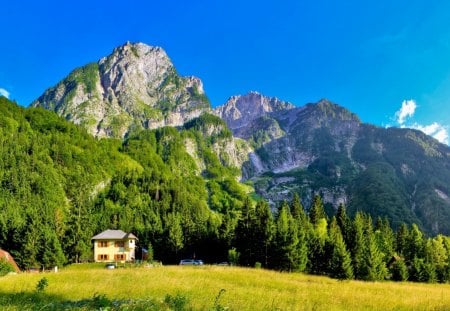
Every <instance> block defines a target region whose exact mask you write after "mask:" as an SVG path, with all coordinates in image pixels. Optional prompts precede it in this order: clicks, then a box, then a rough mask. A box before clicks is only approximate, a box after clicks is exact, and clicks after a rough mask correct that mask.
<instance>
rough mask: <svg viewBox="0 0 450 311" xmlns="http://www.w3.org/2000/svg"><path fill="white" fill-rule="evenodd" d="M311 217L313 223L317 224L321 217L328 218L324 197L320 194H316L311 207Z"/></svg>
mask: <svg viewBox="0 0 450 311" xmlns="http://www.w3.org/2000/svg"><path fill="white" fill-rule="evenodd" d="M309 219H310V220H311V223H312V224H313V225H316V224H317V223H318V222H319V221H320V220H321V219H325V220H326V219H327V214H326V213H325V209H324V207H323V203H322V198H321V197H320V195H318V194H316V195H315V196H314V199H313V202H312V204H311V208H310V209H309Z"/></svg>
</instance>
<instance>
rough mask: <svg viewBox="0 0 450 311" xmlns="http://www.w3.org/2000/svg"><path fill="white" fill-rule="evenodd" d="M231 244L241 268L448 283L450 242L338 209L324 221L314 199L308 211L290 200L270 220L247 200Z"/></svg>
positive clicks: (261, 205)
mask: <svg viewBox="0 0 450 311" xmlns="http://www.w3.org/2000/svg"><path fill="white" fill-rule="evenodd" d="M234 245H235V249H233V252H237V253H238V258H239V261H238V263H239V264H240V265H244V266H254V265H255V264H256V265H257V266H259V265H260V264H261V265H262V266H263V267H267V268H269V269H276V270H282V271H299V272H307V273H312V274H322V275H328V276H331V277H333V278H338V279H358V280H367V281H380V280H385V279H390V280H395V281H406V280H409V281H415V282H448V281H449V280H450V238H449V237H444V236H442V235H438V236H436V237H433V238H427V237H425V236H424V234H423V233H422V232H421V230H420V229H419V228H418V226H417V225H415V224H413V225H411V226H407V225H406V224H402V225H400V226H399V228H398V229H397V230H396V231H394V230H393V229H392V228H391V226H390V224H389V221H388V220H387V219H386V218H385V219H381V218H377V219H376V221H375V222H374V221H373V220H372V218H371V216H370V215H368V214H365V213H363V212H357V213H356V214H355V215H354V217H349V216H348V215H347V213H346V209H345V207H344V206H343V205H340V206H339V208H338V209H337V211H336V213H335V215H333V216H332V217H331V218H328V216H327V215H326V214H325V212H324V207H323V203H322V200H321V197H320V196H319V195H316V196H315V197H314V200H313V202H312V204H311V206H310V208H309V209H308V212H306V211H305V209H304V208H303V206H302V204H301V201H300V199H299V196H298V195H294V197H293V199H292V201H291V202H290V203H287V202H283V203H282V204H280V206H279V207H278V208H277V211H276V213H275V214H274V215H273V213H271V210H270V208H269V206H268V204H267V203H266V202H264V201H259V202H257V203H256V205H255V206H253V205H252V204H251V203H250V201H246V204H245V205H244V207H243V210H242V216H241V218H240V219H239V221H238V224H237V227H236V235H235V239H234ZM233 252H232V253H233Z"/></svg>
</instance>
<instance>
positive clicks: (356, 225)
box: [352, 212, 366, 279]
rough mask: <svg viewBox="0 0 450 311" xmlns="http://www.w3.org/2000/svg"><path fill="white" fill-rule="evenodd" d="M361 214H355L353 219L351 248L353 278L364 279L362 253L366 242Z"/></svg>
mask: <svg viewBox="0 0 450 311" xmlns="http://www.w3.org/2000/svg"><path fill="white" fill-rule="evenodd" d="M363 217H364V216H363V214H362V213H361V212H357V213H356V215H355V218H354V219H353V230H352V231H353V233H354V237H353V248H352V260H353V269H354V274H355V278H357V279H363V278H364V273H365V272H364V251H365V247H366V240H365V238H364V218H363Z"/></svg>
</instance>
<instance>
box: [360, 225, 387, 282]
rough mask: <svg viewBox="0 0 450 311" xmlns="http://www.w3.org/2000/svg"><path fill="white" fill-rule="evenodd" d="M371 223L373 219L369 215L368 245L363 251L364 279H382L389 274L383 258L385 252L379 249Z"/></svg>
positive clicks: (366, 237) (366, 238)
mask: <svg viewBox="0 0 450 311" xmlns="http://www.w3.org/2000/svg"><path fill="white" fill-rule="evenodd" d="M371 223H372V220H371V218H370V217H368V219H367V224H366V226H367V227H366V230H365V240H366V247H364V251H363V266H362V271H363V273H362V279H364V280H368V281H381V280H384V279H385V278H386V276H387V268H386V264H385V262H384V260H383V259H384V258H383V253H382V252H381V251H380V250H379V249H378V245H377V241H376V239H375V235H374V233H373V229H372V224H371Z"/></svg>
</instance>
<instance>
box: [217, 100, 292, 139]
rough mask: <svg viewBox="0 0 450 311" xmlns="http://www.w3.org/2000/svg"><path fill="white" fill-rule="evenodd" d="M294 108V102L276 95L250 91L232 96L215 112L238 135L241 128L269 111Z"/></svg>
mask: <svg viewBox="0 0 450 311" xmlns="http://www.w3.org/2000/svg"><path fill="white" fill-rule="evenodd" d="M292 108H294V105H293V104H291V103H289V102H285V101H281V100H279V99H278V98H276V97H267V96H264V95H261V94H259V93H258V92H250V93H248V94H246V95H243V96H241V95H238V96H232V97H230V99H228V101H227V102H226V103H225V104H224V105H222V106H219V107H217V108H216V109H215V110H214V112H215V114H216V115H218V116H219V117H220V118H221V119H222V120H224V121H225V122H226V123H227V125H228V127H229V128H230V129H231V130H232V131H233V132H234V133H235V135H236V133H238V132H239V129H240V128H242V127H246V126H247V125H248V124H250V123H252V122H254V121H255V120H257V119H259V118H261V117H264V116H267V115H268V114H269V113H272V112H278V111H283V110H289V109H292ZM237 136H240V135H237Z"/></svg>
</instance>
